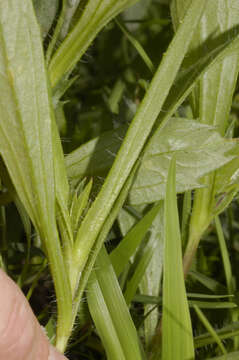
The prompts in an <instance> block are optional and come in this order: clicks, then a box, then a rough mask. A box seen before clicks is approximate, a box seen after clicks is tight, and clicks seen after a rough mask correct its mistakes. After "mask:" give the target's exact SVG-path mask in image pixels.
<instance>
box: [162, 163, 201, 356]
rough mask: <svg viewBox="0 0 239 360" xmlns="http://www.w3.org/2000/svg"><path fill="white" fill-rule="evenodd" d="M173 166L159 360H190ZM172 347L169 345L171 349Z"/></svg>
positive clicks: (168, 196) (166, 222) (167, 205)
mask: <svg viewBox="0 0 239 360" xmlns="http://www.w3.org/2000/svg"><path fill="white" fill-rule="evenodd" d="M175 181H176V164H175V160H174V159H173V160H172V161H171V164H170V168H169V174H168V181H167V189H166V198H165V212H164V216H165V219H164V231H165V233H164V242H165V244H164V275H163V320H162V334H163V335H162V360H173V359H185V360H191V359H194V346H193V335H192V326H191V320H190V313H189V307H188V302H187V296H186V290H185V284H184V275H183V264H182V244H181V236H180V227H179V219H178V209H177V198H176V182H175ZM172 344H173V346H172Z"/></svg>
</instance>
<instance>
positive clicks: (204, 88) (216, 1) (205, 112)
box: [172, 0, 239, 135]
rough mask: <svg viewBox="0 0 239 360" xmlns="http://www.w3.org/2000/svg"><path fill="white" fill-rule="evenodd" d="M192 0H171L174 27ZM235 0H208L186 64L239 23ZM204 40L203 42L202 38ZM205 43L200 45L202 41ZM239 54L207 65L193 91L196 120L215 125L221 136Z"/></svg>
mask: <svg viewBox="0 0 239 360" xmlns="http://www.w3.org/2000/svg"><path fill="white" fill-rule="evenodd" d="M190 3H191V0H189V1H184V0H173V1H172V15H173V19H174V25H175V27H177V26H178V24H179V22H180V21H181V20H182V18H183V16H184V14H185V12H186V9H187V8H188V7H189V4H190ZM238 16H239V5H238V1H237V0H211V1H208V2H207V5H206V7H205V11H204V14H203V16H202V19H201V21H200V22H199V26H198V29H197V31H196V32H195V34H194V39H193V41H192V44H191V50H192V54H191V56H190V55H189V57H188V58H187V66H189V65H190V63H193V62H194V59H195V58H197V57H199V56H201V54H203V53H204V54H205V53H207V52H208V51H209V50H210V49H211V47H212V46H213V44H214V43H215V39H216V37H217V36H218V35H220V34H223V33H225V32H226V31H228V30H229V29H233V27H234V26H236V25H238V24H239V21H238ZM205 40H206V41H205ZM203 42H205V43H204V44H203V45H202V43H203ZM238 60H239V56H238V54H232V55H231V56H228V57H227V58H225V59H224V60H223V61H222V62H221V63H219V64H215V65H214V66H212V68H210V69H209V70H208V71H207V72H206V73H205V74H204V75H203V77H202V79H201V80H200V82H199V84H198V87H197V88H196V89H195V90H194V95H193V110H194V116H195V117H199V121H200V122H202V123H204V124H208V125H213V126H216V127H217V130H218V131H219V132H220V133H221V134H222V135H223V134H224V133H225V130H226V128H227V123H228V118H229V112H230V108H231V103H232V96H233V93H234V89H235V86H236V79H237V76H238V71H239V66H238Z"/></svg>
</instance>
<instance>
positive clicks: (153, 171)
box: [129, 118, 235, 205]
mask: <svg viewBox="0 0 239 360" xmlns="http://www.w3.org/2000/svg"><path fill="white" fill-rule="evenodd" d="M234 144H235V142H234V141H232V140H228V139H224V138H222V137H221V136H220V135H219V134H218V133H217V132H216V131H215V129H214V128H212V127H209V126H207V125H203V124H199V123H198V122H197V121H192V120H188V119H183V118H181V119H180V118H179V119H178V118H171V119H170V121H168V122H167V124H166V125H165V126H164V127H162V128H161V127H159V129H158V130H157V131H156V132H155V134H154V137H153V141H151V142H150V144H149V146H148V147H147V150H146V152H145V154H144V156H143V158H142V164H141V166H140V168H139V171H138V173H137V176H136V179H135V181H134V184H133V186H132V189H131V191H130V195H129V201H130V203H131V204H135V205H138V204H142V203H151V202H153V201H155V200H160V199H163V198H164V194H165V186H166V179H167V173H168V168H169V164H170V161H171V159H172V157H175V158H176V160H177V175H176V176H177V178H176V191H177V192H184V191H186V190H189V189H193V188H196V187H201V186H202V184H200V182H199V181H198V179H199V178H200V177H202V176H203V175H205V174H207V173H209V172H211V171H213V170H215V169H216V168H218V167H220V166H222V165H224V164H225V163H227V162H229V161H230V160H231V159H232V158H231V156H227V152H228V151H229V150H231V149H232V148H233V147H234Z"/></svg>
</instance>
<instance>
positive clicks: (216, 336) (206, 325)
mask: <svg viewBox="0 0 239 360" xmlns="http://www.w3.org/2000/svg"><path fill="white" fill-rule="evenodd" d="M193 307H194V310H195V311H196V313H197V315H198V317H199V319H200V320H201V322H202V323H203V325H204V326H205V328H206V329H207V330H208V332H209V333H210V334H211V335H212V337H213V338H214V339H215V342H216V343H217V344H218V346H219V348H220V349H221V351H222V353H223V354H227V351H226V349H225V346H224V345H223V343H222V342H221V339H220V337H219V336H218V335H217V333H216V332H215V330H214V329H213V327H212V326H211V324H210V323H209V321H208V320H207V318H206V317H205V315H204V314H203V312H202V311H201V310H200V309H199V307H198V306H197V305H194V306H193Z"/></svg>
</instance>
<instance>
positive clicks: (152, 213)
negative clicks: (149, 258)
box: [110, 203, 162, 276]
mask: <svg viewBox="0 0 239 360" xmlns="http://www.w3.org/2000/svg"><path fill="white" fill-rule="evenodd" d="M161 208H162V203H160V204H158V205H155V206H154V207H153V208H152V209H151V210H149V211H148V213H147V214H146V215H145V216H144V217H143V218H142V219H141V220H140V221H139V222H138V223H137V224H136V225H135V226H134V227H133V228H132V229H131V230H130V231H129V232H128V233H127V235H126V236H125V237H124V238H123V240H121V242H120V243H119V245H118V246H117V247H116V248H115V249H114V250H113V251H112V252H111V254H110V260H111V263H112V265H113V267H114V270H115V273H116V275H117V276H119V275H120V273H121V272H122V271H123V270H124V268H125V266H126V265H127V263H128V262H129V259H130V257H131V256H132V255H133V254H134V253H135V251H136V249H137V247H138V246H139V244H140V242H141V241H142V240H143V238H144V237H145V235H146V233H147V231H148V230H149V228H150V226H151V224H152V222H153V220H154V219H155V217H156V216H157V214H158V212H159V211H160V209H161Z"/></svg>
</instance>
